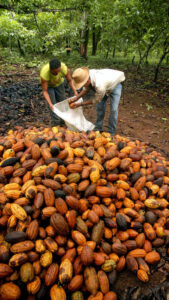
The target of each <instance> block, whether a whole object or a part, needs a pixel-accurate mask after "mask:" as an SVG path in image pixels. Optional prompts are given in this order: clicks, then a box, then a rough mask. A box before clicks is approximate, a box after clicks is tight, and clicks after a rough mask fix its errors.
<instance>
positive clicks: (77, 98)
mask: <svg viewBox="0 0 169 300" xmlns="http://www.w3.org/2000/svg"><path fill="white" fill-rule="evenodd" d="M87 93H88V90H87V89H85V90H84V89H83V90H82V91H81V92H80V93H79V94H77V96H76V97H73V98H72V99H71V100H70V102H69V104H71V103H74V102H76V101H77V100H79V99H80V98H81V97H83V96H84V95H86V94H87Z"/></svg>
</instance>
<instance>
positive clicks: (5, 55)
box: [0, 47, 167, 86]
mask: <svg viewBox="0 0 169 300" xmlns="http://www.w3.org/2000/svg"><path fill="white" fill-rule="evenodd" d="M0 53H1V56H0V60H1V71H0V75H3V73H7V72H8V71H10V70H11V71H12V70H13V68H15V66H14V65H18V64H19V65H20V67H21V69H22V67H23V69H24V68H25V67H28V68H34V67H35V68H37V69H38V70H40V68H41V67H42V65H44V64H45V63H46V62H48V61H49V60H50V59H51V58H53V57H58V58H59V59H60V60H61V61H63V62H65V63H66V64H67V65H68V66H69V67H70V68H71V71H73V70H74V69H75V68H77V67H81V66H87V67H89V68H97V69H99V68H113V69H118V70H123V71H124V72H126V71H129V72H130V73H133V72H134V74H136V75H135V76H137V79H139V78H141V79H144V77H145V75H148V77H147V78H145V79H144V85H145V86H146V85H147V86H149V84H150V85H151V83H152V80H153V77H154V70H155V66H156V64H157V62H158V60H157V56H156V55H151V56H150V58H149V65H148V66H146V65H144V66H142V69H141V71H140V74H138V73H137V72H136V69H137V64H138V61H139V57H138V55H137V54H133V53H132V51H131V52H128V54H127V55H126V56H124V53H123V52H117V53H116V56H115V57H113V55H112V53H110V55H109V57H108V58H106V57H105V53H103V52H98V54H97V55H96V56H92V55H90V53H91V51H90V47H89V51H88V53H89V56H88V60H85V59H84V58H83V57H81V56H80V55H79V53H78V52H77V51H76V52H75V51H73V52H72V53H71V55H70V56H67V55H66V53H65V50H63V51H62V50H58V52H56V51H55V52H54V53H53V54H52V55H51V54H45V55H42V54H39V55H32V54H27V55H26V56H25V57H23V56H20V54H19V53H18V50H17V49H14V50H13V51H12V52H10V51H9V49H8V48H2V49H0ZM133 55H135V61H134V65H132V57H133ZM159 78H160V80H162V81H166V80H167V63H165V62H164V63H163V65H162V71H161V72H160V76H159Z"/></svg>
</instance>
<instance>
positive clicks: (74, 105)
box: [70, 100, 93, 109]
mask: <svg viewBox="0 0 169 300" xmlns="http://www.w3.org/2000/svg"><path fill="white" fill-rule="evenodd" d="M91 104H93V101H92V100H88V101H85V102H82V103H71V104H70V107H71V108H72V109H74V108H77V107H79V106H88V105H91Z"/></svg>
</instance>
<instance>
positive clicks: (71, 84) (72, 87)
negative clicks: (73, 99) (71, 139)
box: [66, 69, 78, 96]
mask: <svg viewBox="0 0 169 300" xmlns="http://www.w3.org/2000/svg"><path fill="white" fill-rule="evenodd" d="M66 78H67V81H68V84H69V86H70V87H71V89H72V90H73V92H74V94H75V95H76V96H77V95H78V93H77V91H76V89H75V88H74V86H73V82H72V77H71V74H70V70H69V69H68V71H67V75H66Z"/></svg>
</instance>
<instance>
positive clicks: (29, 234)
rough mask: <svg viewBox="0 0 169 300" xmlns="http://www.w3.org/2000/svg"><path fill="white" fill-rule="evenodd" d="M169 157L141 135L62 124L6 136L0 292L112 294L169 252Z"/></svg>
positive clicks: (0, 160) (1, 142)
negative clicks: (125, 276) (128, 276)
mask: <svg viewBox="0 0 169 300" xmlns="http://www.w3.org/2000/svg"><path fill="white" fill-rule="evenodd" d="M168 186H169V162H168V161H167V160H166V159H165V157H163V156H162V155H161V154H160V153H158V152H157V151H154V150H153V149H152V148H150V147H148V145H146V143H144V142H140V141H138V140H136V141H131V140H129V139H128V138H125V137H121V136H118V135H116V136H115V137H111V136H110V134H109V133H106V132H103V133H99V132H94V131H91V132H90V133H88V134H87V133H85V132H81V133H77V132H71V131H69V130H67V129H65V128H61V127H53V128H34V127H31V128H29V129H27V130H24V129H23V128H22V127H16V128H15V130H10V131H9V132H8V135H7V136H3V137H0V299H2V300H8V299H13V300H17V299H24V297H25V299H28V300H33V299H48V298H49V297H50V298H51V299H52V300H65V299H71V300H83V299H88V300H102V299H103V300H115V299H117V295H116V293H115V292H114V291H113V285H114V282H115V280H116V277H117V275H118V272H121V271H122V270H124V269H125V268H127V269H128V270H130V271H131V272H134V273H135V274H136V276H137V277H138V279H139V280H141V281H142V282H145V283H146V282H148V280H149V277H150V276H151V266H152V265H154V264H158V263H159V262H160V259H161V255H160V253H159V251H158V248H159V247H164V249H165V255H166V256H167V255H169V248H168V245H169V209H168V200H169V190H168Z"/></svg>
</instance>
